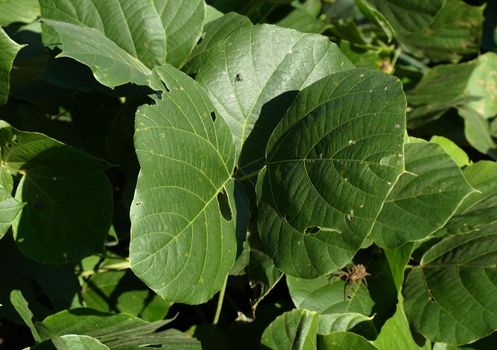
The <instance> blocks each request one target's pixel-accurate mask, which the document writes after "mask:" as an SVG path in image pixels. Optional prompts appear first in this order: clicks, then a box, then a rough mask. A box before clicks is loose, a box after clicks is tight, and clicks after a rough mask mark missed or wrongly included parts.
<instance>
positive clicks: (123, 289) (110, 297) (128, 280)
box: [83, 271, 171, 322]
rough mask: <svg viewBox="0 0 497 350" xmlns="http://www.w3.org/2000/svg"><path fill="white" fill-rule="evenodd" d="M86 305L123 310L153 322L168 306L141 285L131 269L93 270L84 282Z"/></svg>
mask: <svg viewBox="0 0 497 350" xmlns="http://www.w3.org/2000/svg"><path fill="white" fill-rule="evenodd" d="M83 300H84V301H85V304H86V306H87V307H89V308H92V309H95V310H99V311H103V312H125V313H128V314H131V315H135V316H138V317H141V318H143V319H144V320H146V321H149V322H153V321H158V320H162V319H164V317H165V316H166V314H167V311H168V310H169V307H170V306H171V303H170V302H167V301H165V300H163V299H162V298H161V297H159V296H158V295H156V294H154V293H153V292H152V291H150V290H148V289H147V288H145V286H143V285H142V284H141V283H140V282H139V281H138V280H137V279H136V277H134V276H133V275H132V274H131V271H107V272H101V273H96V274H95V275H93V276H92V277H91V278H90V279H89V280H88V281H87V282H86V284H85V286H84V289H83Z"/></svg>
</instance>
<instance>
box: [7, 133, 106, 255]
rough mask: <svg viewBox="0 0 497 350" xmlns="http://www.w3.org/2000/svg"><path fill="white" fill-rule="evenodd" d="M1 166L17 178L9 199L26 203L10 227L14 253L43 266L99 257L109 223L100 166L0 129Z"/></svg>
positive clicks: (52, 143)
mask: <svg viewBox="0 0 497 350" xmlns="http://www.w3.org/2000/svg"><path fill="white" fill-rule="evenodd" d="M0 149H1V150H0V153H1V159H2V165H3V166H4V167H6V168H7V169H9V171H11V172H12V173H18V174H20V175H22V178H21V181H20V183H19V185H18V187H17V189H16V193H15V199H16V200H17V201H18V202H19V203H26V204H25V205H24V206H23V208H22V210H21V214H20V215H17V217H16V219H15V221H14V222H13V224H12V231H13V233H14V238H15V240H16V243H17V246H18V247H19V249H20V250H21V251H22V252H23V253H24V254H26V255H27V256H29V257H30V258H32V259H34V260H36V261H39V262H43V263H52V264H53V263H59V264H60V263H65V262H68V261H75V260H79V259H81V258H83V257H85V256H89V255H91V254H94V253H98V252H100V251H102V249H103V244H104V241H105V238H106V236H107V232H108V230H109V227H110V224H111V219H112V187H111V186H110V183H109V181H108V180H107V178H106V176H105V175H104V174H103V172H102V169H101V168H102V167H104V163H103V162H102V161H100V160H99V159H97V158H93V157H91V156H89V155H87V154H85V153H83V152H80V151H77V150H75V149H73V148H71V147H69V146H67V145H65V144H63V143H61V142H58V141H56V140H54V139H51V138H49V137H48V136H45V135H43V134H39V133H30V132H22V131H19V130H17V129H15V128H11V127H5V128H1V129H0Z"/></svg>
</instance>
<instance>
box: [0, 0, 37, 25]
mask: <svg viewBox="0 0 497 350" xmlns="http://www.w3.org/2000/svg"><path fill="white" fill-rule="evenodd" d="M39 15H40V5H39V4H38V1H37V0H0V26H1V27H5V26H7V25H9V24H11V23H15V22H24V23H29V22H32V21H34V20H35V19H36V17H38V16H39Z"/></svg>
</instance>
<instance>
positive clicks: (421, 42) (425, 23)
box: [361, 0, 483, 61]
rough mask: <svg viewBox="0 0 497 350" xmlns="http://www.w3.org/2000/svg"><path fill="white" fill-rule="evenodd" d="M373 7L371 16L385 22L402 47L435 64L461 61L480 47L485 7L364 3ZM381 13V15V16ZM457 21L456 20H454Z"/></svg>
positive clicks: (454, 0) (418, 1) (423, 1)
mask: <svg viewBox="0 0 497 350" xmlns="http://www.w3.org/2000/svg"><path fill="white" fill-rule="evenodd" d="M361 2H363V3H366V4H368V5H369V6H372V7H373V10H376V11H372V12H371V13H370V14H371V15H372V16H373V17H375V18H376V19H377V20H378V21H379V22H380V24H381V23H382V22H384V21H385V20H386V21H388V22H389V24H390V26H391V27H390V26H387V25H382V27H384V28H386V29H387V31H386V32H387V35H389V34H390V30H391V29H393V30H394V32H395V34H396V36H397V39H398V40H399V41H400V43H401V44H402V46H404V47H405V48H406V49H407V50H409V51H411V52H413V53H414V54H416V55H418V56H424V57H428V58H430V59H433V60H435V61H447V60H450V61H458V60H459V59H460V58H461V57H462V56H465V55H468V54H471V53H475V52H476V51H477V50H478V48H479V42H480V36H481V25H482V22H483V6H481V7H476V6H470V5H468V4H466V3H465V2H464V1H462V0H404V1H398V0H361ZM378 12H379V14H378ZM454 19H457V20H454Z"/></svg>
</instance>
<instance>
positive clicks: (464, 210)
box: [438, 161, 497, 234]
mask: <svg viewBox="0 0 497 350" xmlns="http://www.w3.org/2000/svg"><path fill="white" fill-rule="evenodd" d="M463 173H464V176H465V177H466V180H467V181H468V182H469V183H470V184H471V186H473V187H474V188H475V189H476V190H477V191H475V192H473V193H471V194H470V195H469V196H468V197H466V198H465V200H464V201H463V202H462V204H461V205H460V206H459V208H458V209H457V211H456V214H455V215H454V216H453V217H452V218H451V219H450V220H449V222H447V225H445V227H443V229H442V230H440V232H439V233H438V234H441V233H449V234H461V233H468V232H471V231H474V230H478V229H479V228H481V227H484V226H486V225H490V224H493V223H496V222H497V182H496V181H495V174H497V163H495V162H491V161H479V162H478V163H474V164H471V165H469V166H468V167H467V168H465V169H464V170H463Z"/></svg>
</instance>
